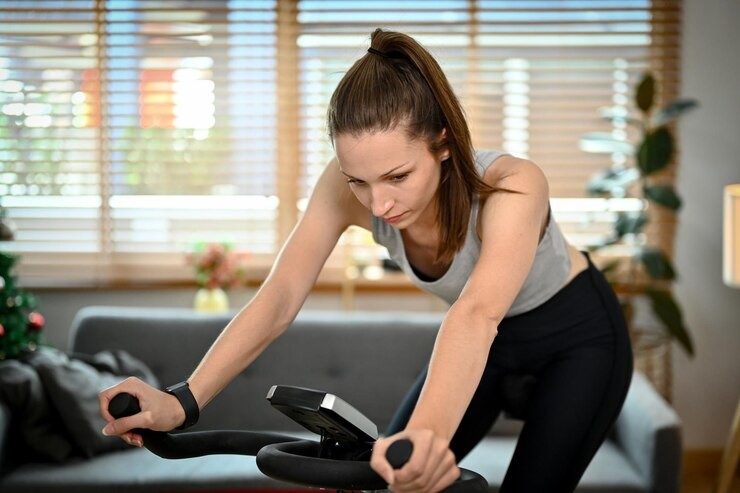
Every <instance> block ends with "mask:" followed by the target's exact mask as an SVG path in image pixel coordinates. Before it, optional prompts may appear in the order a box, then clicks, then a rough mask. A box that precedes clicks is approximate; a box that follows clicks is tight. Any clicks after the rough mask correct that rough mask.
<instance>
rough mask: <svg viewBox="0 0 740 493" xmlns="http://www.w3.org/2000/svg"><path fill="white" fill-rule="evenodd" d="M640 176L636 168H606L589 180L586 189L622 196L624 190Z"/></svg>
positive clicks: (593, 192) (592, 191)
mask: <svg viewBox="0 0 740 493" xmlns="http://www.w3.org/2000/svg"><path fill="white" fill-rule="evenodd" d="M639 178H640V172H639V171H638V170H637V169H636V168H622V169H608V170H606V171H603V172H601V173H599V174H597V175H595V176H594V177H593V178H591V180H589V182H588V184H587V185H586V191H587V192H588V193H591V194H595V195H599V194H611V195H614V196H619V197H621V196H623V195H624V191H625V190H626V189H627V188H629V186H630V185H632V184H633V183H635V182H636V181H637V180H638V179H639Z"/></svg>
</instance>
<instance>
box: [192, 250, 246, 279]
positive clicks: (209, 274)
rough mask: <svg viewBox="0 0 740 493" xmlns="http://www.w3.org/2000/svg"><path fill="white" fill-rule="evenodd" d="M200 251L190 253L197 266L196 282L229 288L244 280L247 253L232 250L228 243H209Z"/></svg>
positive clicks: (194, 264) (193, 264)
mask: <svg viewBox="0 0 740 493" xmlns="http://www.w3.org/2000/svg"><path fill="white" fill-rule="evenodd" d="M199 250H202V251H199V252H196V253H192V254H190V255H188V257H187V260H188V263H189V264H190V265H192V266H193V267H194V268H195V275H196V282H197V283H198V285H199V286H201V287H204V288H207V289H215V288H221V289H228V288H230V287H233V286H235V285H237V284H239V282H241V281H243V280H244V274H245V272H244V270H245V269H244V265H243V263H242V261H243V260H245V257H246V255H245V254H241V255H239V254H237V253H235V252H232V251H231V249H230V248H229V246H228V245H225V244H222V243H207V244H206V245H204V246H202V248H200V249H199Z"/></svg>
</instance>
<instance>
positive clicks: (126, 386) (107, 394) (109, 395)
mask: <svg viewBox="0 0 740 493" xmlns="http://www.w3.org/2000/svg"><path fill="white" fill-rule="evenodd" d="M137 382H140V380H139V379H138V378H136V377H128V378H127V379H125V380H123V381H121V382H119V383H117V384H115V385H112V386H110V387H108V388H106V389H103V390H102V391H100V392H99V393H98V404H99V406H100V414H101V415H102V416H103V418H104V419H105V420H106V421H113V420H114V419H115V417H114V416H112V415H111V414H110V411H109V410H108V406H110V401H111V400H113V398H114V397H115V396H117V395H118V394H122V393H125V392H127V393H129V394H131V395H133V396H134V397H137V398H138V399H141V398H140V397H139V393H138V392H137V391H136V385H137Z"/></svg>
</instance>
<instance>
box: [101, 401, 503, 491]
mask: <svg viewBox="0 0 740 493" xmlns="http://www.w3.org/2000/svg"><path fill="white" fill-rule="evenodd" d="M108 411H109V412H110V414H111V416H113V417H114V418H117V419H118V418H122V417H125V416H131V415H133V414H136V413H138V412H140V411H141V408H140V407H139V402H138V401H137V400H136V398H135V397H134V396H132V395H131V394H127V393H121V394H118V395H116V396H115V397H114V398H113V399H111V401H110V403H109V404H108ZM132 431H134V432H136V433H139V434H140V435H141V436H142V438H143V439H144V446H145V447H146V448H147V449H148V450H150V451H151V452H153V453H154V454H156V455H158V456H160V457H163V458H166V459H185V458H189V457H200V456H204V455H213V454H238V455H251V456H255V457H256V460H257V467H258V468H259V469H260V471H262V472H263V473H264V474H266V475H267V476H270V477H272V478H275V479H280V480H284V481H288V482H292V483H300V484H303V485H306V486H314V487H319V488H334V489H338V490H350V491H353V490H382V489H385V488H386V487H387V484H386V483H385V481H384V480H383V478H381V477H380V476H379V475H378V474H377V473H376V472H375V471H374V470H373V469H372V468H371V467H370V464H369V462H368V461H366V460H336V459H328V458H324V457H321V446H322V444H320V443H319V442H315V441H311V440H303V439H299V438H296V437H293V436H289V435H282V434H279V433H269V432H253V431H241V430H229V431H222V430H217V431H199V432H187V433H176V434H170V433H166V432H161V431H152V430H145V429H135V430H132ZM370 447H371V445H370ZM412 451H413V444H412V443H411V442H410V441H409V440H397V441H396V442H394V443H392V444H391V446H390V447H389V448H388V450H387V453H386V458H387V459H388V462H390V464H391V465H392V466H393V467H394V468H396V469H399V468H401V467H402V466H403V465H404V464H405V463H406V462H408V460H409V458H410V457H411V452H412ZM487 491H488V483H487V482H486V480H485V479H484V478H483V477H482V476H480V475H479V474H477V473H475V472H472V471H468V470H466V469H460V478H459V479H458V480H457V481H456V482H455V483H453V484H452V485H450V486H449V487H447V488H446V489H445V490H444V493H487Z"/></svg>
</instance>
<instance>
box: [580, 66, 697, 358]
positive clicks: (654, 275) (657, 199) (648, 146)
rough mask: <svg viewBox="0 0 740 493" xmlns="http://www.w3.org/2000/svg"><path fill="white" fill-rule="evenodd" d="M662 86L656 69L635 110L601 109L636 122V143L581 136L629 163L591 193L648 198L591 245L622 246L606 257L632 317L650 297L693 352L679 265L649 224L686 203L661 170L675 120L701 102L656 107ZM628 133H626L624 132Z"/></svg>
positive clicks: (586, 146) (623, 121) (624, 124)
mask: <svg viewBox="0 0 740 493" xmlns="http://www.w3.org/2000/svg"><path fill="white" fill-rule="evenodd" d="M657 90H658V84H657V81H656V80H655V78H654V77H653V76H652V75H651V74H650V73H646V74H644V75H643V76H642V77H641V80H640V82H639V84H638V85H637V87H636V90H635V98H634V104H635V107H636V112H635V113H630V112H629V111H627V110H626V109H624V108H604V109H602V110H601V113H602V117H604V118H605V119H607V120H609V121H611V122H612V123H613V124H614V125H615V128H619V127H621V128H628V127H630V126H633V127H636V129H637V134H638V136H639V138H638V141H637V142H636V143H634V144H633V143H632V142H629V141H628V140H627V138H615V136H614V135H613V134H611V133H604V132H592V133H588V134H585V135H584V136H583V137H582V138H581V141H580V147H581V149H582V150H584V151H586V152H594V153H605V154H615V153H617V154H621V155H623V156H625V157H626V159H625V160H624V163H623V164H617V165H613V166H612V167H610V168H609V169H607V170H605V171H604V172H601V173H599V174H598V175H597V176H595V177H593V179H591V180H590V181H589V183H588V185H587V191H588V192H589V194H591V195H594V196H600V197H619V198H623V197H636V198H639V199H642V200H643V201H644V203H645V207H643V209H642V210H640V211H636V212H618V213H617V219H616V221H615V223H614V229H613V232H612V234H611V236H610V237H609V238H608V239H607V240H606V241H605V242H604V243H603V244H600V245H594V246H592V247H591V249H592V250H593V251H594V252H598V251H602V252H606V251H607V249H609V248H611V247H613V246H615V245H619V246H620V248H621V250H620V251H621V252H622V254H621V255H618V256H614V257H613V258H612V260H610V261H608V262H606V263H605V264H604V265H603V266H602V270H603V271H604V273H605V274H606V275H607V277H608V278H609V280H610V281H611V282H612V284H613V285H615V287H616V289H617V291H618V292H620V293H621V294H622V296H621V298H622V300H623V307H624V309H625V311H626V312H627V314H628V317H627V318H628V320H629V319H630V318H631V317H630V316H629V314H631V313H632V312H633V310H634V302H635V300H636V298H637V297H642V298H643V299H646V301H647V302H648V303H646V304H647V305H649V306H650V308H651V311H652V313H653V315H654V319H655V320H656V321H657V322H659V325H660V326H661V328H662V329H664V331H663V335H664V336H667V337H668V338H669V339H672V340H674V341H675V342H676V343H678V345H679V346H680V347H681V348H682V349H683V350H684V351H685V352H686V353H687V354H688V355H689V356H693V354H694V345H693V342H692V338H691V335H690V333H689V330H688V329H687V328H686V326H685V325H684V321H683V317H682V313H681V308H680V304H679V302H678V300H676V298H675V297H674V296H673V293H672V289H671V288H672V284H673V282H674V281H675V280H676V279H677V273H676V269H675V267H674V266H673V263H672V262H671V259H670V258H669V256H668V255H667V254H666V253H665V252H664V251H663V250H662V249H661V248H660V247H659V246H657V245H655V244H651V243H650V242H649V240H648V238H647V236H646V235H645V234H644V228H645V226H646V225H647V224H648V222H649V219H650V216H651V214H649V211H650V210H651V209H663V210H665V211H668V212H669V213H670V214H677V213H678V211H679V209H680V208H681V198H680V197H679V195H678V193H677V192H676V190H675V188H674V187H673V185H672V184H671V183H670V182H669V181H668V180H666V179H665V173H661V172H662V171H664V170H666V168H668V167H669V166H670V165H671V163H672V159H673V154H674V149H675V139H674V136H673V133H672V130H671V128H670V124H671V123H672V122H673V121H675V120H676V119H677V118H679V117H680V116H682V115H683V114H684V113H686V112H687V111H689V110H691V109H693V108H695V107H696V106H697V103H696V101H695V100H693V99H677V100H675V101H672V102H670V103H669V104H667V105H665V106H663V107H661V108H659V109H656V107H655V106H656V93H657ZM626 134H627V132H623V135H626ZM625 252H626V253H625Z"/></svg>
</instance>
